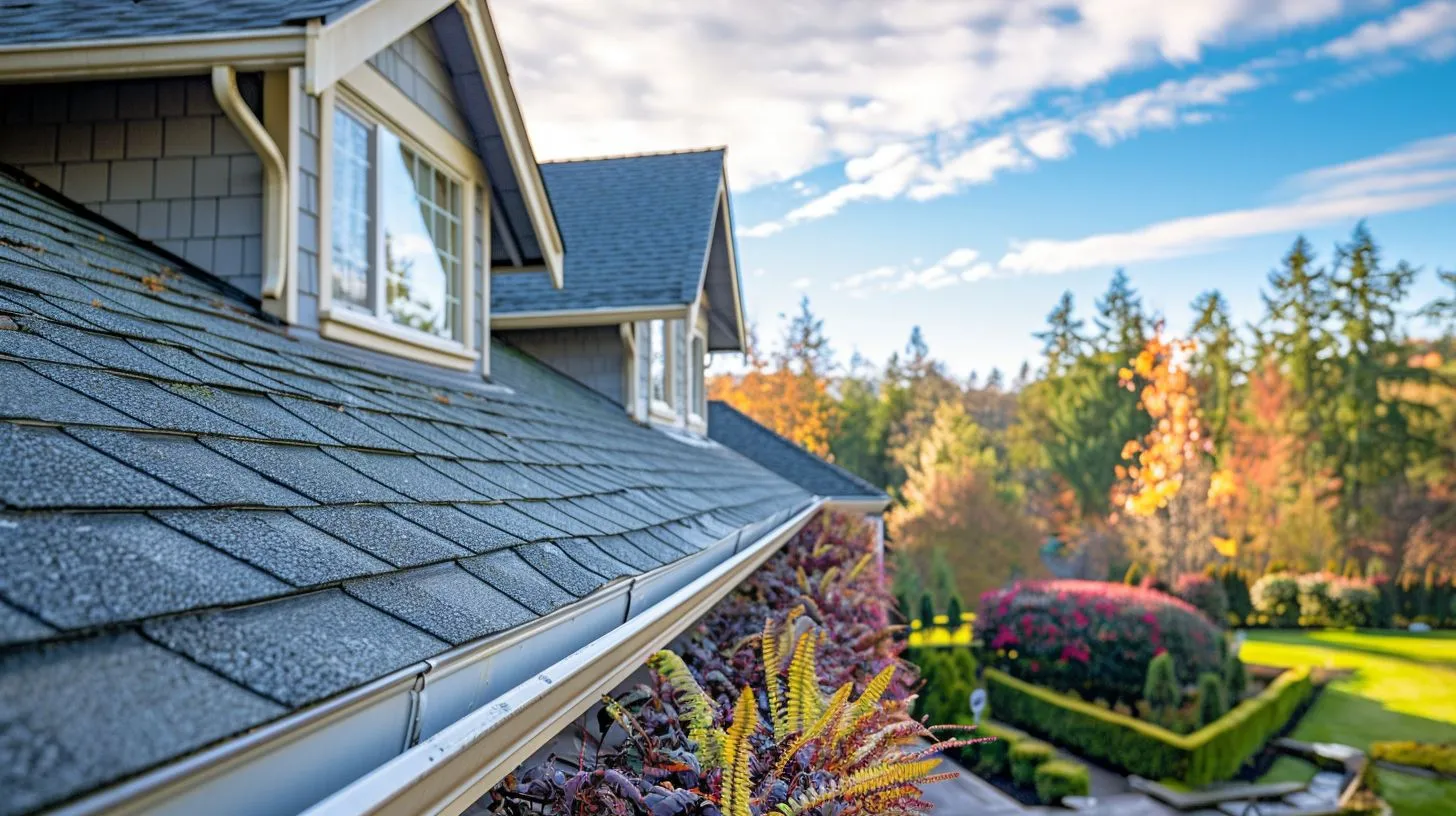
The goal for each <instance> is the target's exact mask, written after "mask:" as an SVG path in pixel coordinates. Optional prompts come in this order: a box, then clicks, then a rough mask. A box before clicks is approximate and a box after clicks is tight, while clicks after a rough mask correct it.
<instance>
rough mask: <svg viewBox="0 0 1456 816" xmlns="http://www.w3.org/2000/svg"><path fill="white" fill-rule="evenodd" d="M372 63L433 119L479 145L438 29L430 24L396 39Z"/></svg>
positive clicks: (373, 58)
mask: <svg viewBox="0 0 1456 816" xmlns="http://www.w3.org/2000/svg"><path fill="white" fill-rule="evenodd" d="M369 64H370V65H373V66H374V67H375V68H377V69H378V70H379V73H381V74H384V76H385V77H387V78H388V79H389V81H390V82H393V83H394V84H395V86H396V87H398V88H399V89H400V90H401V91H403V92H404V95H405V96H408V97H409V98H410V99H412V100H414V102H415V104H416V105H419V106H420V108H422V109H423V110H424V111H425V113H428V114H429V115H430V118H432V119H434V120H435V121H436V122H439V123H440V124H441V125H442V126H443V127H444V128H445V129H446V130H448V131H450V133H452V134H453V135H454V136H455V138H457V139H459V140H460V141H462V142H464V143H466V144H468V145H470V146H471V148H474V147H475V139H474V138H473V137H472V136H471V133H470V126H469V125H467V124H466V123H465V119H464V117H462V116H461V115H460V105H459V104H458V103H457V101H456V99H455V87H454V84H453V82H452V81H451V78H450V69H449V67H448V66H446V64H445V59H444V57H443V56H441V54H440V43H439V41H438V40H436V39H435V30H434V29H433V28H431V27H430V25H429V24H428V23H426V24H425V25H422V26H420V27H419V28H417V29H415V30H414V31H411V32H410V33H409V34H407V35H406V36H404V37H401V38H399V39H398V40H395V41H394V42H393V43H391V44H390V46H389V47H388V48H386V49H384V50H383V51H380V52H379V53H378V54H375V55H374V56H373V57H370V58H369Z"/></svg>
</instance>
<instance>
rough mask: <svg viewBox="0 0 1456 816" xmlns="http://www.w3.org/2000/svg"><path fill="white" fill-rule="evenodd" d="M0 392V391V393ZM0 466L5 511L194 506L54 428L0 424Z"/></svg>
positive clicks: (1, 500)
mask: <svg viewBox="0 0 1456 816" xmlns="http://www.w3.org/2000/svg"><path fill="white" fill-rule="evenodd" d="M6 385H7V387H8V386H9V385H10V384H9V383H6ZM4 391H5V389H0V393H4ZM0 463H4V478H0V504H4V505H8V506H10V507H21V508H40V507H187V506H191V505H195V504H197V501H196V500H195V499H193V498H192V497H191V496H188V495H186V494H184V493H181V492H179V491H177V490H173V489H172V488H171V487H168V486H167V485H165V484H163V483H161V482H159V481H157V480H156V479H153V478H152V477H150V476H147V475H146V474H144V473H142V472H140V471H137V470H135V469H133V468H130V467H127V466H126V465H123V464H122V463H120V462H118V461H116V460H115V459H112V458H111V457H109V456H105V455H103V454H100V453H97V452H96V451H94V450H92V449H91V448H88V447H86V446H85V445H83V444H81V443H80V442H78V441H76V440H75V439H72V438H71V437H69V436H66V435H65V434H63V433H61V432H60V431H58V430H55V429H54V428H36V427H28V426H20V425H12V424H10V423H8V422H0Z"/></svg>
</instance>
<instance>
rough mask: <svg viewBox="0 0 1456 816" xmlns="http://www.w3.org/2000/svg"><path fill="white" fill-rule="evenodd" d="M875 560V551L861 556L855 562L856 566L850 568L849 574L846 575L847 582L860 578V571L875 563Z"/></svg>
mask: <svg viewBox="0 0 1456 816" xmlns="http://www.w3.org/2000/svg"><path fill="white" fill-rule="evenodd" d="M874 560H875V554H874V552H873V551H871V552H867V553H865V554H864V555H863V556H861V557H860V559H859V560H858V561H856V562H855V563H854V566H853V567H852V568H851V569H850V570H849V575H848V576H847V577H846V583H847V582H851V581H853V580H854V579H856V578H858V577H859V576H860V573H862V572H864V571H865V568H866V567H868V566H869V565H870V564H871V563H873V562H874Z"/></svg>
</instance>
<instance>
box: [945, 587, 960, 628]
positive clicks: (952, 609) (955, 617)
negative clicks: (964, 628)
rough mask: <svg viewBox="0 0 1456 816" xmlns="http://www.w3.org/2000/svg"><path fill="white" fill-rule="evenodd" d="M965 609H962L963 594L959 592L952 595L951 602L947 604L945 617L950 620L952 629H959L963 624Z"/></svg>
mask: <svg viewBox="0 0 1456 816" xmlns="http://www.w3.org/2000/svg"><path fill="white" fill-rule="evenodd" d="M962 614H964V610H962V609H961V596H960V594H959V593H956V594H952V595H951V596H950V602H949V603H947V604H946V605H945V617H946V619H947V620H949V621H950V628H951V629H958V628H960V625H961V616H962Z"/></svg>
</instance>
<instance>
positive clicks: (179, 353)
mask: <svg viewBox="0 0 1456 816" xmlns="http://www.w3.org/2000/svg"><path fill="white" fill-rule="evenodd" d="M130 342H131V344H132V345H133V346H135V347H136V349H137V350H138V351H140V352H142V353H143V354H146V355H147V356H149V357H153V358H155V359H156V360H157V361H158V362H160V363H162V364H163V365H166V366H169V367H171V368H174V369H176V370H178V371H180V372H182V374H183V375H184V376H185V377H186V378H187V379H188V380H190V381H193V382H197V383H201V384H204V385H215V386H221V387H223V388H244V389H248V388H252V389H254V390H256V388H257V386H256V385H253V384H252V383H251V382H249V381H248V380H244V379H242V378H240V377H237V376H234V375H233V374H230V373H228V372H227V371H224V370H223V369H221V368H218V367H217V366H215V365H212V364H211V363H209V362H207V361H205V360H203V359H202V358H201V357H198V356H197V355H196V354H193V353H192V352H191V351H188V350H187V349H184V348H178V347H176V346H168V345H164V344H162V343H148V342H146V341H144V340H132V341H130Z"/></svg>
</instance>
